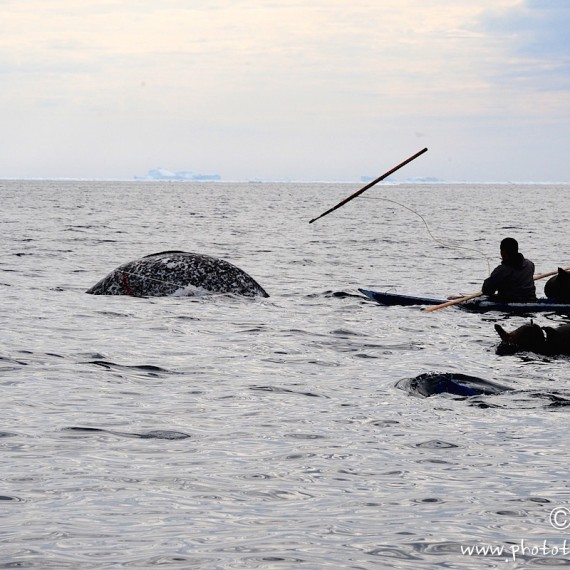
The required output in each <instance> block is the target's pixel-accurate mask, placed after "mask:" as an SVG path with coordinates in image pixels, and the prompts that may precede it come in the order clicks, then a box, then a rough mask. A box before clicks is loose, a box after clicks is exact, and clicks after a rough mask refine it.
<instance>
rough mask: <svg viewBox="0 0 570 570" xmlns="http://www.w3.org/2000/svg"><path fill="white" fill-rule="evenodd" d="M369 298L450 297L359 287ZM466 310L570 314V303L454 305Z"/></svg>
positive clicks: (421, 300)
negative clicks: (389, 291)
mask: <svg viewBox="0 0 570 570" xmlns="http://www.w3.org/2000/svg"><path fill="white" fill-rule="evenodd" d="M359 291H360V292H361V293H362V294H363V295H365V296H366V297H367V298H368V299H371V300H372V301H375V302H376V303H379V304H380V305H385V306H432V305H441V304H443V303H447V302H448V299H444V298H442V297H436V296H431V295H410V294H402V293H388V292H385V291H372V290H370V289H359ZM454 306H455V307H458V308H460V309H464V310H466V311H472V312H475V313H486V312H489V311H499V312H503V313H515V314H528V313H560V314H570V303H556V302H554V301H552V300H551V299H544V298H543V299H537V300H536V301H533V302H532V303H499V302H497V301H491V300H489V299H488V298H486V297H483V298H477V299H472V300H471V301H464V302H463V303H459V304H457V305H454Z"/></svg>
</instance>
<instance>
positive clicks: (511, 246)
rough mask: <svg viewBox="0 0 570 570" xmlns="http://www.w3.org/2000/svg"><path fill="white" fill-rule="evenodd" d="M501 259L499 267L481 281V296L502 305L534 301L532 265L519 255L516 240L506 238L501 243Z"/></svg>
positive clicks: (534, 289) (534, 288) (528, 260)
mask: <svg viewBox="0 0 570 570" xmlns="http://www.w3.org/2000/svg"><path fill="white" fill-rule="evenodd" d="M501 259H502V260H503V261H502V263H501V265H498V266H497V267H495V269H493V271H492V273H491V275H489V277H487V279H485V281H483V287H482V288H481V291H482V292H483V295H488V296H489V297H491V298H492V299H493V300H495V301H501V302H504V303H530V302H532V301H536V287H535V285H534V279H533V277H534V263H533V262H532V261H531V260H530V259H526V258H525V257H524V256H523V254H522V253H519V244H518V242H517V240H516V239H514V238H511V237H508V238H505V239H504V240H503V241H502V242H501Z"/></svg>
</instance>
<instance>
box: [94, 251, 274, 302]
mask: <svg viewBox="0 0 570 570" xmlns="http://www.w3.org/2000/svg"><path fill="white" fill-rule="evenodd" d="M200 291H202V292H208V293H230V294H233V295H241V296H244V297H269V295H268V294H267V292H266V291H265V290H264V289H263V287H261V285H259V283H257V281H255V279H253V278H252V277H250V276H249V275H248V274H247V273H246V272H245V271H243V270H241V269H240V268H239V267H236V266H235V265H232V264H231V263H229V262H228V261H225V260H223V259H218V258H216V257H211V256H209V255H203V254H199V253H189V252H184V251H162V252H160V253H152V254H150V255H146V256H145V257H142V258H141V259H137V260H135V261H129V262H128V263H125V264H123V265H121V266H120V267H117V268H116V269H115V270H114V271H112V272H111V273H109V275H107V276H106V277H104V278H103V279H101V281H99V282H98V283H96V284H95V285H94V286H93V287H91V288H90V289H88V290H87V293H90V294H92V295H130V296H132V297H164V296H168V295H180V296H192V295H195V294H197V293H198V292H200Z"/></svg>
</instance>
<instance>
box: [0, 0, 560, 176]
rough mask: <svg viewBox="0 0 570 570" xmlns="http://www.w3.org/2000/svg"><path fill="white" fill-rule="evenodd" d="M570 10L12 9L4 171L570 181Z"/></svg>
mask: <svg viewBox="0 0 570 570" xmlns="http://www.w3.org/2000/svg"><path fill="white" fill-rule="evenodd" d="M569 30H570V0H477V1H474V0H73V1H71V0H59V1H57V0H0V125H1V133H2V137H1V142H0V178H30V177H34V178H36V177H46V178H53V177H72V178H73V177H80V178H124V179H132V177H133V176H134V175H143V174H145V173H146V172H147V171H148V170H149V169H151V168H156V167H162V168H165V169H169V170H191V171H195V172H199V173H217V174H220V175H221V176H222V178H223V179H224V180H238V179H241V180H244V179H245V180H247V179H251V178H261V179H294V180H352V181H355V180H359V179H360V177H361V176H363V175H368V176H372V177H376V176H379V175H380V174H382V173H383V172H384V171H386V170H388V169H390V168H391V167H392V166H394V165H395V164H397V163H399V162H401V161H402V160H404V159H405V158H407V157H408V156H410V155H412V154H414V153H415V152H417V151H419V150H421V149H422V148H423V147H426V146H427V147H428V148H429V152H428V153H426V154H424V155H422V156H421V157H420V158H418V159H417V160H416V161H415V162H414V163H412V164H410V165H409V166H407V167H406V168H405V169H404V170H402V171H400V173H398V175H397V176H398V177H401V178H404V177H437V178H440V179H443V180H449V181H451V180H473V181H479V180H480V181H569V182H570V160H569V159H568V156H567V155H568V151H569V150H570V32H569Z"/></svg>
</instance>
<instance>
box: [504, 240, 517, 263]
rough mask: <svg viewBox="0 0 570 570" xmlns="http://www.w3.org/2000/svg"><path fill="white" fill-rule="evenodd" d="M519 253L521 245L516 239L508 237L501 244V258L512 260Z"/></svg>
mask: <svg viewBox="0 0 570 570" xmlns="http://www.w3.org/2000/svg"><path fill="white" fill-rule="evenodd" d="M518 252H519V244H518V242H517V240H516V239H515V238H512V237H507V238H505V239H504V240H503V241H502V242H501V257H502V258H503V259H512V258H513V257H514V256H515V255H516V254H517V253H518Z"/></svg>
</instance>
